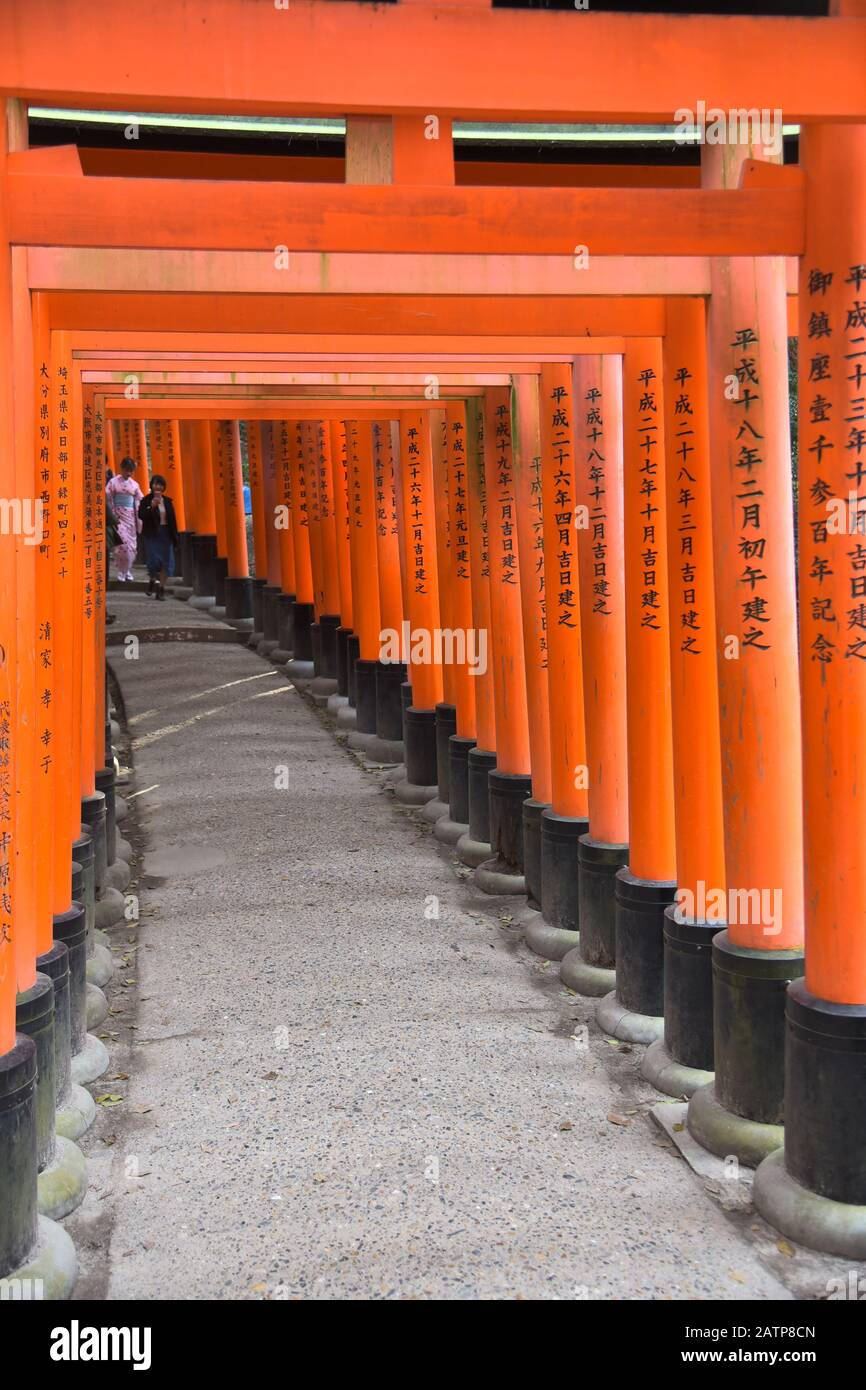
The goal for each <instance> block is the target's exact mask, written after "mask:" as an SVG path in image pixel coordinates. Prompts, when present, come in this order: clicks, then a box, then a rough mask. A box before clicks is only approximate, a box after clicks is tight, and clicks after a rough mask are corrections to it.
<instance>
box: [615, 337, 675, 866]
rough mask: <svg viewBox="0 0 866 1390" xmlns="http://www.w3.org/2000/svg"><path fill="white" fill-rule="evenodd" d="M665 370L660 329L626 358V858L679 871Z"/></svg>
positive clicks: (628, 347)
mask: <svg viewBox="0 0 866 1390" xmlns="http://www.w3.org/2000/svg"><path fill="white" fill-rule="evenodd" d="M663 377H664V369H663V366H662V345H661V339H659V338H651V339H644V338H637V339H633V340H632V341H631V342H629V343H628V344H627V345H626V350H625V357H624V359H623V517H624V558H625V640H626V713H627V726H626V730H627V757H628V825H629V832H628V845H629V850H628V866H629V869H630V871H631V873H632V874H634V875H635V877H637V878H642V879H650V880H653V879H654V880H657V881H671V880H674V881H675V880H676V877H677V859H676V837H675V834H674V781H673V734H672V716H671V653H670V623H669V617H668V554H667V521H666V514H665V477H666V435H665V413H664V389H663Z"/></svg>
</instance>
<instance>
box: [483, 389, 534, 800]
mask: <svg viewBox="0 0 866 1390" xmlns="http://www.w3.org/2000/svg"><path fill="white" fill-rule="evenodd" d="M484 466H485V478H486V482H487V517H488V533H487V534H488V542H489V548H488V554H489V557H490V559H489V564H490V618H491V636H490V660H491V662H492V665H493V699H494V707H495V711H496V766H497V769H498V770H499V771H500V772H512V773H520V774H524V775H526V774H528V773H529V772H530V770H531V762H530V751H529V722H528V715H527V704H526V675H525V671H524V666H523V616H522V612H521V604H520V553H519V549H518V539H517V493H516V487H515V479H514V457H513V440H512V433H511V391H510V390H509V389H508V388H500V387H497V388H495V389H493V390H491V391H488V392H486V394H485V397H484Z"/></svg>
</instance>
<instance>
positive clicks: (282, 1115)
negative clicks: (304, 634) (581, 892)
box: [70, 594, 827, 1300]
mask: <svg viewBox="0 0 866 1390" xmlns="http://www.w3.org/2000/svg"><path fill="white" fill-rule="evenodd" d="M111 606H112V607H113V609H114V611H116V612H117V613H118V615H119V617H118V622H117V624H116V625H115V626H116V628H117V629H121V628H123V627H124V625H126V626H140V625H141V624H142V623H143V622H144V621H147V622H155V621H156V620H157V615H159V620H160V621H162V622H165V623H166V624H169V623H170V624H182V623H183V622H185V621H188V620H189V618H190V617H191V616H192V615H191V614H190V611H189V609H188V606H187V605H186V604H181V603H179V602H177V601H175V600H167V601H166V603H165V604H161V605H159V607H157V606H156V605H155V604H153V603H152V602H151V601H149V600H147V599H145V598H144V597H143V596H141V595H137V594H124V595H121V596H118V597H116V598H113V599H112V604H111ZM142 610H145V611H144V613H142ZM209 621H212V620H209ZM112 664H113V668H114V670H115V672H116V674H117V677H118V679H119V681H120V686H121V689H122V693H123V700H124V703H125V711H126V717H127V720H128V729H129V733H130V735H131V737H132V752H131V757H132V760H133V762H134V769H135V774H134V775H135V789H136V792H137V795H135V796H134V798H133V799H132V800H131V801H130V816H129V817H128V818H127V820H126V821H125V822H124V827H123V829H124V834H125V835H127V836H128V837H129V838H130V839H131V840H132V842H133V844H134V845H135V846H136V847H137V848H139V849H140V851H141V852H142V854H143V860H142V877H141V880H140V897H141V909H142V915H141V919H140V924H139V925H138V927H132V926H130V927H127V926H121V927H119V928H116V929H115V933H114V934H115V938H116V946H117V948H118V951H117V955H118V959H119V960H121V961H123V960H124V959H125V961H126V963H125V964H122V965H121V969H120V971H119V974H118V979H117V982H116V987H112V988H113V994H112V1002H113V1008H114V1010H115V1012H114V1013H113V1014H112V1015H111V1016H110V1019H109V1022H108V1025H107V1032H108V1034H109V1042H110V1043H111V1045H112V1070H111V1071H110V1072H109V1074H108V1076H107V1077H106V1078H103V1080H101V1081H100V1082H99V1083H97V1085H96V1086H95V1087H94V1092H95V1094H97V1096H102V1097H104V1096H109V1097H111V1096H116V1097H119V1098H120V1099H119V1100H118V1101H117V1102H116V1103H112V1102H111V1101H110V1100H109V1101H103V1105H102V1112H103V1113H101V1115H100V1118H99V1122H98V1125H97V1127H95V1130H94V1131H93V1132H92V1133H91V1135H89V1136H87V1139H86V1140H85V1145H86V1147H87V1148H88V1152H89V1163H90V1171H91V1178H92V1183H93V1187H92V1191H91V1193H90V1195H89V1196H88V1199H87V1201H86V1203H85V1205H84V1207H83V1208H82V1209H81V1211H80V1212H79V1213H78V1214H77V1215H76V1217H74V1218H73V1219H72V1221H71V1222H70V1229H72V1230H73V1234H74V1236H75V1238H76V1240H77V1242H78V1245H79V1251H80V1256H81V1263H82V1269H83V1274H82V1279H81V1281H80V1284H79V1295H80V1296H92V1297H107V1298H114V1299H120V1298H134V1299H165V1298H181V1299H199V1298H230V1299H235V1298H272V1299H279V1298H374V1299H379V1298H468V1299H474V1298H542V1299H573V1298H602V1299H633V1298H663V1299H692V1298H698V1299H711V1300H716V1299H741V1298H751V1299H780V1298H789V1297H791V1296H792V1293H791V1290H793V1291H794V1295H795V1296H800V1297H821V1296H825V1295H823V1293H822V1291H823V1289H824V1285H825V1281H826V1278H827V1273H826V1269H825V1266H826V1262H822V1261H820V1260H818V1258H817V1257H812V1256H809V1255H807V1254H804V1253H803V1252H794V1251H790V1254H789V1253H787V1252H786V1251H785V1250H784V1249H782V1248H781V1247H780V1246H779V1245H778V1244H777V1237H776V1236H775V1234H774V1233H773V1232H771V1231H770V1230H769V1228H767V1227H766V1226H764V1225H763V1223H762V1222H760V1221H759V1220H758V1218H756V1217H755V1215H754V1213H753V1212H752V1211H751V1210H750V1208H749V1207H748V1203H747V1189H745V1191H744V1190H739V1191H738V1190H734V1191H727V1192H726V1191H722V1190H721V1188H722V1187H723V1186H724V1185H723V1184H721V1185H720V1189H719V1190H717V1191H716V1192H715V1194H713V1192H712V1191H708V1190H707V1187H706V1186H705V1184H704V1183H703V1182H702V1181H701V1179H699V1178H698V1177H696V1175H695V1174H694V1173H693V1172H692V1171H691V1170H690V1169H689V1168H688V1167H687V1166H686V1164H685V1163H684V1162H683V1161H682V1159H681V1158H680V1157H679V1155H678V1154H677V1153H676V1151H675V1150H674V1149H673V1147H672V1146H671V1145H670V1143H669V1142H668V1141H667V1140H666V1139H665V1138H664V1137H663V1136H662V1135H661V1134H660V1132H659V1131H658V1129H657V1128H656V1126H655V1125H654V1123H653V1122H652V1120H651V1119H650V1118H649V1115H648V1113H647V1111H648V1109H649V1106H650V1104H652V1103H654V1102H656V1101H657V1100H658V1096H657V1095H656V1094H655V1093H654V1092H652V1091H651V1090H650V1089H649V1088H648V1087H646V1086H645V1085H644V1084H643V1083H642V1082H641V1081H640V1080H639V1078H638V1076H637V1065H638V1062H639V1051H638V1050H637V1049H634V1050H632V1049H630V1048H628V1047H626V1046H623V1045H617V1044H613V1043H611V1042H609V1041H607V1040H606V1039H604V1038H603V1037H602V1036H601V1035H600V1034H599V1032H598V1030H597V1029H596V1028H595V1025H594V1024H592V1023H590V1026H589V1028H588V1030H587V1029H586V1028H584V1027H583V1026H582V1025H584V1024H585V1023H586V1022H587V1021H589V1020H591V1015H592V1009H591V1005H590V1004H588V1003H587V1002H585V1001H583V1000H580V999H578V998H576V997H574V996H572V995H570V994H568V993H567V992H566V991H564V990H563V988H562V986H561V985H560V983H559V980H558V977H557V973H556V968H555V967H554V966H545V965H544V964H543V963H541V962H539V961H538V960H537V959H536V958H535V957H533V956H532V955H531V954H530V953H529V952H528V951H526V949H525V948H524V947H523V946H522V945H519V944H518V943H517V942H516V941H515V940H514V939H513V936H511V935H509V933H508V930H507V923H503V922H502V921H501V919H500V915H499V914H500V913H504V914H505V915H506V916H507V907H508V905H507V904H506V905H505V907H500V906H499V905H498V904H497V903H495V902H491V900H489V899H486V898H484V897H483V895H481V894H479V893H477V892H476V890H475V889H474V888H473V887H472V885H471V884H470V883H467V882H464V881H463V880H462V879H461V878H460V877H458V875H457V872H456V870H455V867H454V865H453V863H452V861H451V859H450V857H449V856H448V854H447V852H446V851H445V850H443V849H440V847H439V846H438V845H437V842H436V841H435V840H434V838H433V836H432V834H431V831H430V829H429V827H428V826H427V825H426V824H425V823H424V822H422V821H421V820H420V819H418V818H416V817H415V816H414V815H413V814H412V813H410V812H406V811H405V810H403V809H402V808H401V807H398V806H397V805H396V804H395V803H394V800H393V797H392V795H391V793H390V792H389V791H388V790H387V787H386V785H385V780H384V778H383V777H382V775H381V774H379V775H378V776H377V775H376V774H373V773H371V772H368V771H366V770H364V769H363V768H362V767H361V766H359V764H358V762H357V761H356V759H355V757H354V756H353V755H351V754H350V753H349V752H348V751H346V750H345V749H344V748H343V747H342V746H341V745H340V744H339V743H338V742H337V741H336V740H335V738H334V736H333V734H332V733H331V732H330V728H329V727H328V726H327V725H326V724H325V723H324V721H323V719H322V717H321V716H320V715H319V714H317V712H316V711H315V710H313V709H311V708H310V707H309V706H308V705H307V704H306V703H305V701H304V700H303V698H302V697H301V696H300V695H299V694H298V693H297V691H295V690H294V689H293V687H292V686H291V685H290V684H289V682H288V680H287V679H286V678H285V677H284V676H283V675H282V674H281V673H279V672H277V671H275V670H274V668H273V667H271V666H270V665H269V664H268V663H265V662H263V661H261V660H260V659H259V658H258V657H257V656H256V655H255V654H253V653H251V652H249V651H248V650H247V649H246V648H245V647H243V646H241V645H197V644H196V645H193V644H191V643H184V644H177V643H170V644H163V645H159V644H142V645H141V647H140V651H139V656H138V659H137V660H125V659H124V658H123V655H122V652H121V651H119V650H118V651H115V652H114V653H113V654H112ZM123 951H125V952H126V955H125V957H124V956H123V954H122V952H123ZM124 982H125V983H124ZM112 1034H113V1035H114V1036H111V1035H112ZM734 1186H735V1189H736V1185H734ZM726 1208H727V1209H726ZM789 1250H790V1247H789ZM792 1257H793V1258H792ZM783 1281H784V1282H783Z"/></svg>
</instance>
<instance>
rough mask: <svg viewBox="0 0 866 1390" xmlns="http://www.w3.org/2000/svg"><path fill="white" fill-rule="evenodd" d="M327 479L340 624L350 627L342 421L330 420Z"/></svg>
mask: <svg viewBox="0 0 866 1390" xmlns="http://www.w3.org/2000/svg"><path fill="white" fill-rule="evenodd" d="M328 430H329V433H330V436H331V478H332V482H333V488H334V531H335V538H336V547H337V568H338V573H339V579H340V624H341V626H342V627H344V628H351V626H352V617H353V608H352V552H351V544H350V536H351V514H350V509H349V458H348V452H347V448H346V426H345V423H344V422H343V421H342V420H330V421H329V422H328Z"/></svg>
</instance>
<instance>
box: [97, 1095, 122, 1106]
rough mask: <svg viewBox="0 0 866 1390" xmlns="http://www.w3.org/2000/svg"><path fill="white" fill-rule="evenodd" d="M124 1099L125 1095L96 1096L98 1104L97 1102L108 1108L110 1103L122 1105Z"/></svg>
mask: <svg viewBox="0 0 866 1390" xmlns="http://www.w3.org/2000/svg"><path fill="white" fill-rule="evenodd" d="M123 1100H124V1097H123V1096H112V1095H104V1096H97V1097H96V1104H97V1105H102V1106H105V1108H106V1109H107V1108H108V1106H110V1105H121V1104H122V1102H123Z"/></svg>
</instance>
